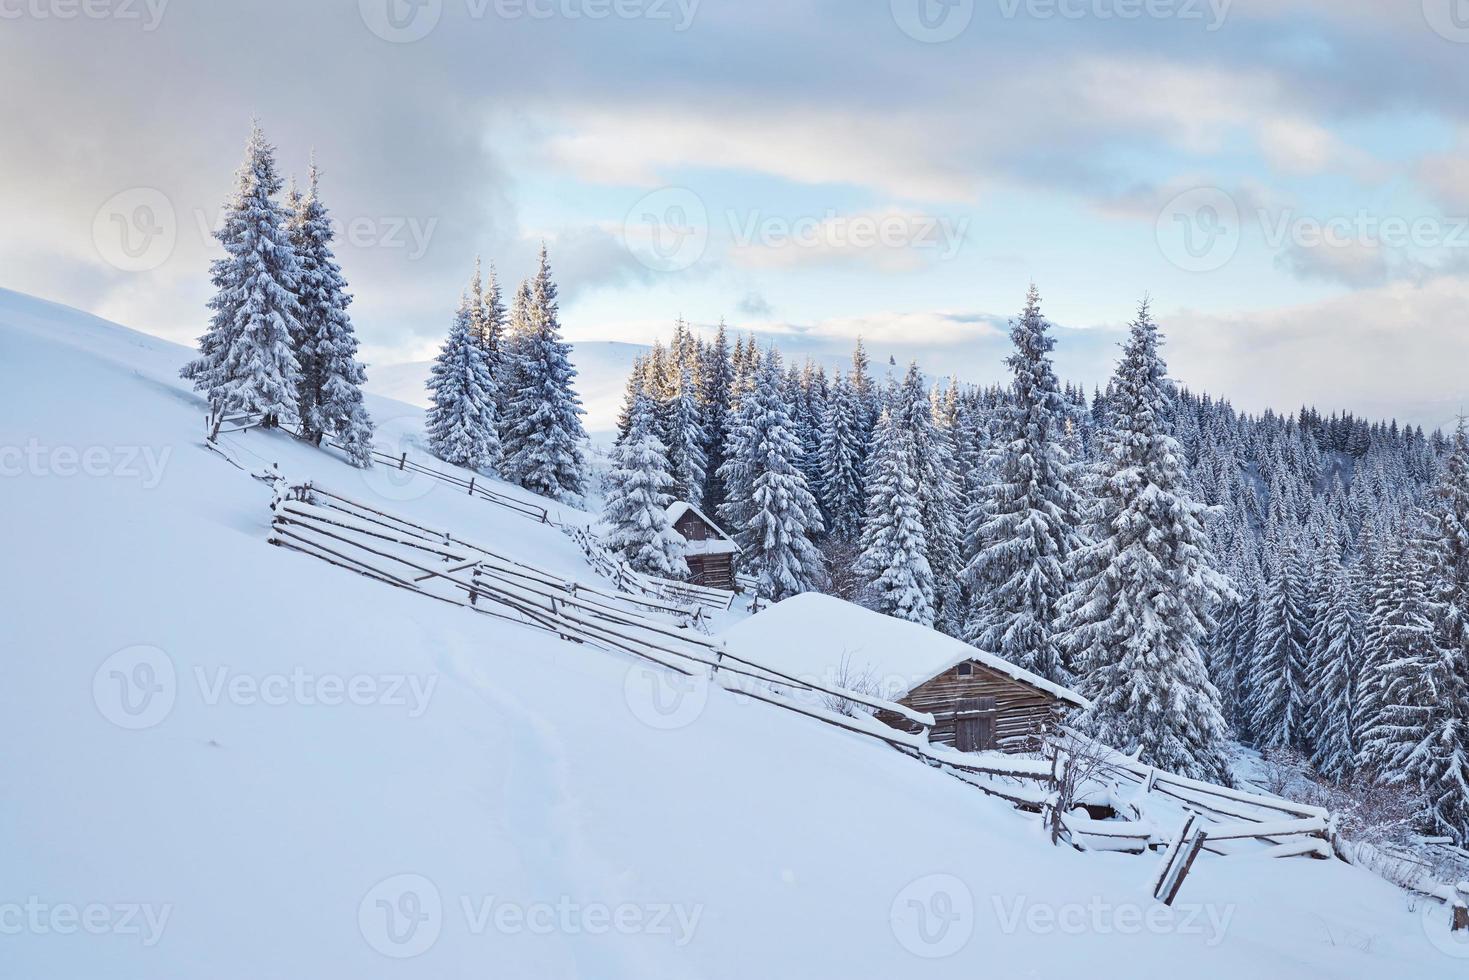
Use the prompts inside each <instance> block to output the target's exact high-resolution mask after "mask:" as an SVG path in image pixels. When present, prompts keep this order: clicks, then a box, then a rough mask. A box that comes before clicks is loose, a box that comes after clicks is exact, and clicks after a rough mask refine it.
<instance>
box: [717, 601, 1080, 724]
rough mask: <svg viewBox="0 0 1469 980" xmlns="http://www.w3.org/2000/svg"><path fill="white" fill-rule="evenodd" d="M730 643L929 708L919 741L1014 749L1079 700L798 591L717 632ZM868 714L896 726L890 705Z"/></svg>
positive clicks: (806, 673)
mask: <svg viewBox="0 0 1469 980" xmlns="http://www.w3.org/2000/svg"><path fill="white" fill-rule="evenodd" d="M724 639H725V641H726V642H727V643H728V644H729V646H730V649H731V650H735V651H738V652H739V653H741V654H742V655H745V656H749V657H750V658H751V659H753V660H755V661H757V662H759V663H763V664H766V665H768V666H770V667H773V668H775V669H776V670H780V671H783V672H784V673H787V674H790V675H792V676H795V677H798V678H801V679H810V680H814V681H819V682H821V683H824V684H828V685H835V686H839V687H847V688H853V687H857V688H859V689H861V690H862V691H863V693H866V694H873V695H877V696H879V697H882V698H885V699H887V700H889V701H896V702H897V703H899V704H901V705H903V706H904V707H907V708H911V709H913V710H914V711H919V712H926V713H928V714H931V715H933V718H934V727H933V728H932V729H931V730H930V731H929V741H931V742H934V743H936V744H942V745H952V746H954V747H955V748H957V749H958V750H959V751H961V752H983V751H988V750H992V749H998V750H1000V751H1004V752H1024V751H1030V750H1033V749H1035V748H1036V747H1037V746H1038V744H1039V738H1040V736H1042V735H1043V734H1044V733H1045V732H1046V731H1047V730H1048V729H1050V728H1051V727H1052V726H1054V725H1055V724H1056V723H1057V722H1058V721H1059V720H1060V719H1061V718H1063V717H1064V716H1065V715H1066V714H1067V713H1068V712H1069V711H1071V710H1073V709H1077V708H1084V707H1086V704H1087V702H1086V699H1085V698H1083V697H1082V696H1081V695H1079V694H1077V693H1076V692H1074V691H1071V690H1068V689H1067V688H1065V687H1062V686H1061V685H1059V684H1053V683H1052V682H1050V681H1048V680H1046V679H1045V678H1043V677H1038V676H1036V675H1035V674H1032V673H1030V672H1029V671H1026V670H1022V669H1021V668H1019V667H1017V666H1015V665H1014V664H1012V663H1010V662H1009V661H1007V660H1004V659H1002V658H1000V657H997V656H995V655H994V654H991V653H986V652H984V651H982V650H977V649H975V648H974V647H972V646H969V645H968V644H967V643H963V642H961V641H959V640H956V639H954V638H953V637H950V636H945V635H944V634H943V633H940V632H938V631H936V630H932V629H929V628H928V627H926V626H920V625H919V624H917V623H909V622H905V621H904V620H900V619H894V618H892V617H891V616H884V615H882V614H881V613H876V612H873V611H872V610H870V609H864V608H862V607H861V606H856V605H853V604H851V603H849V602H844V601H842V600H841V599H837V598H835V597H833V596H828V595H821V594H819V593H814V592H808V593H805V594H804V595H798V596H793V597H791V598H789V599H786V600H784V601H782V602H778V603H776V604H775V605H773V606H771V607H770V608H769V609H766V610H765V611H763V612H760V613H757V614H756V615H754V616H752V617H750V618H749V619H747V620H744V621H743V622H740V623H736V624H735V625H734V626H732V627H730V628H729V629H728V630H726V631H725V633H724ZM877 718H878V720H880V721H882V722H884V723H886V724H888V725H891V726H892V727H894V728H898V729H900V730H903V731H910V732H917V731H918V730H919V729H918V728H917V727H916V726H914V725H913V724H912V723H910V722H907V721H905V719H903V718H902V717H900V716H898V715H896V714H893V713H891V712H879V713H878V715H877Z"/></svg>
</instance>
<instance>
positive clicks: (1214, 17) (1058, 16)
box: [999, 0, 1234, 33]
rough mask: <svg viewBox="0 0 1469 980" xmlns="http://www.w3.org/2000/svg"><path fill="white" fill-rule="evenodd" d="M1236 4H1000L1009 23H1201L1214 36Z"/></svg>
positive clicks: (1180, 0) (1123, 0) (1125, 0)
mask: <svg viewBox="0 0 1469 980" xmlns="http://www.w3.org/2000/svg"><path fill="white" fill-rule="evenodd" d="M1233 3H1234V0H999V4H1000V16H1001V17H1004V18H1005V19H1006V20H1014V19H1016V18H1017V17H1022V16H1023V17H1026V18H1028V19H1030V20H1072V21H1075V20H1100V21H1109V20H1144V19H1147V20H1176V21H1183V22H1187V21H1199V22H1201V23H1203V25H1204V30H1206V31H1208V32H1210V33H1213V32H1214V31H1217V30H1219V28H1221V27H1223V26H1224V21H1225V18H1227V17H1228V16H1229V8H1230V5H1231V4H1233Z"/></svg>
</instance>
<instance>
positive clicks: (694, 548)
mask: <svg viewBox="0 0 1469 980" xmlns="http://www.w3.org/2000/svg"><path fill="white" fill-rule="evenodd" d="M689 513H692V514H693V515H694V516H695V517H697V518H698V519H699V520H701V521H703V522H704V523H705V524H708V525H709V526H710V527H711V528H713V529H714V531H715V533H717V534H718V535H719V537H718V539H706V540H704V541H689V542H687V549H686V550H687V551H688V553H689V554H691V555H733V554H738V553H739V552H740V546H739V545H737V544H735V543H734V539H733V538H731V537H730V536H729V535H728V534H727V533H725V530H724V528H722V527H720V526H719V525H718V524H715V523H714V522H713V521H712V520H710V519H709V516H708V515H707V514H705V513H704V512H703V511H702V510H700V509H699V508H697V507H695V506H694V505H693V504H691V503H689V502H688V501H686V500H675V501H674V502H673V503H671V504H669V505H668V523H669V524H670V525H676V524H678V522H679V521H681V520H682V519H683V517H684V515H685V514H689ZM674 533H675V534H677V533H678V532H677V531H675V532H674ZM680 537H682V535H680Z"/></svg>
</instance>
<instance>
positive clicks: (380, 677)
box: [194, 666, 439, 718]
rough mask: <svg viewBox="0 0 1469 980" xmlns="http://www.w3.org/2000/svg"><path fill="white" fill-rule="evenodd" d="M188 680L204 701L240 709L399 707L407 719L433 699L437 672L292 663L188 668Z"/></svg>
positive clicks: (424, 709)
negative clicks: (335, 669)
mask: <svg viewBox="0 0 1469 980" xmlns="http://www.w3.org/2000/svg"><path fill="white" fill-rule="evenodd" d="M194 681H195V683H196V684H197V685H198V687H199V694H200V696H201V697H202V699H203V701H204V703H205V704H206V705H208V706H209V707H211V708H213V707H215V706H217V705H219V704H220V703H221V702H227V703H229V704H232V705H236V706H238V707H242V708H250V707H254V706H256V705H265V706H266V707H270V708H279V707H282V706H284V705H300V706H302V707H307V708H311V707H318V706H320V707H326V708H336V707H341V706H343V705H352V706H354V707H359V708H366V707H386V708H403V709H405V711H406V713H407V715H408V717H409V718H420V717H422V716H423V713H424V712H425V711H427V710H428V706H429V702H430V701H431V700H433V696H434V689H435V688H437V687H438V684H439V676H438V675H437V674H429V675H428V676H427V677H422V676H420V675H418V674H352V675H350V676H344V675H342V674H330V673H328V674H315V673H311V672H309V671H307V670H306V669H305V668H302V667H296V668H294V669H293V670H291V672H290V673H270V674H258V675H257V674H247V673H240V672H236V671H233V670H231V669H230V668H229V667H228V666H224V667H216V668H214V669H213V670H206V669H205V668H203V667H199V666H195V667H194Z"/></svg>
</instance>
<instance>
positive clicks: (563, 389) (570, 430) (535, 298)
mask: <svg viewBox="0 0 1469 980" xmlns="http://www.w3.org/2000/svg"><path fill="white" fill-rule="evenodd" d="M525 315H526V316H527V317H528V321H529V322H528V323H527V324H526V325H525V328H524V330H523V332H522V333H521V334H520V335H519V336H518V337H517V338H516V343H515V350H514V353H515V357H516V370H515V384H516V388H515V390H514V391H513V392H511V393H510V395H509V397H508V409H507V417H506V419H505V421H504V426H505V430H506V431H507V432H508V433H509V439H508V440H507V441H508V445H507V447H506V448H507V454H506V456H507V458H506V469H507V472H508V474H510V475H513V476H514V478H515V480H516V481H517V482H518V483H519V484H520V485H521V486H523V487H525V488H526V489H527V490H530V491H532V492H534V493H539V494H541V495H543V496H546V497H550V498H551V499H553V500H567V499H570V498H575V497H579V496H580V495H581V494H582V492H583V490H584V480H585V478H586V457H585V455H584V452H583V448H582V447H583V444H584V443H585V442H586V431H585V430H584V429H583V428H582V423H581V417H582V415H583V414H585V413H584V412H583V410H582V407H581V399H580V398H579V397H578V396H577V393H576V388H575V387H574V385H573V379H574V378H575V377H576V368H574V367H572V366H571V357H570V354H571V346H570V345H569V344H567V343H565V342H564V341H562V339H561V322H560V318H559V312H558V309H557V304H556V283H555V281H554V280H553V279H552V278H551V264H550V261H549V259H548V258H547V254H546V246H545V245H544V244H543V245H542V246H541V255H540V267H539V269H538V270H537V272H536V277H535V280H534V282H533V284H532V286H531V289H530V297H529V304H528V306H527V308H526V314H525Z"/></svg>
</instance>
